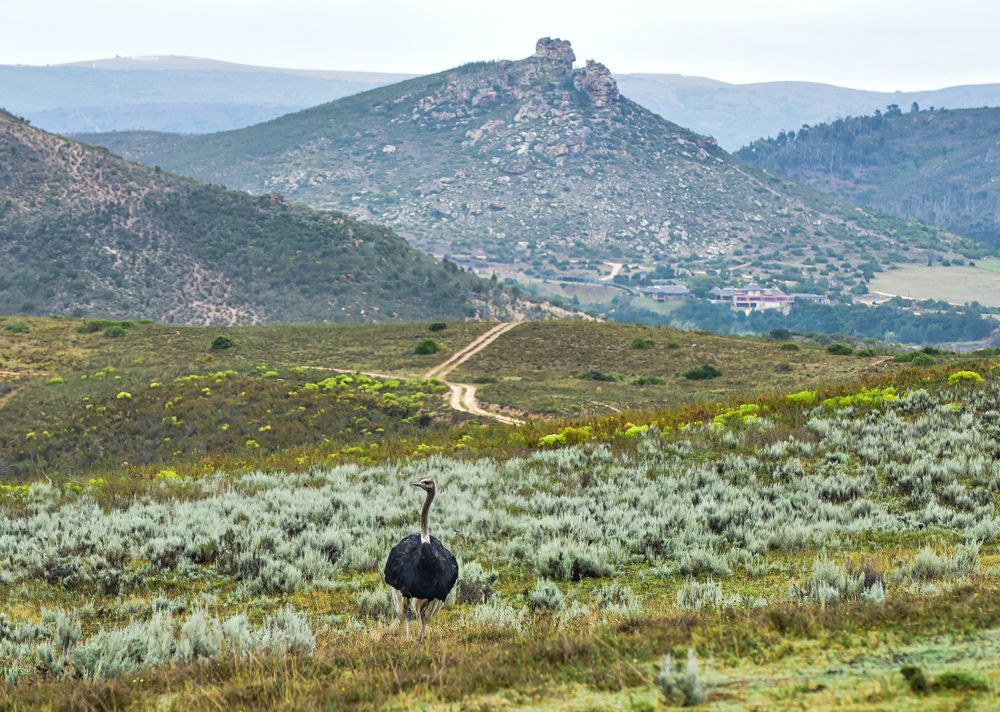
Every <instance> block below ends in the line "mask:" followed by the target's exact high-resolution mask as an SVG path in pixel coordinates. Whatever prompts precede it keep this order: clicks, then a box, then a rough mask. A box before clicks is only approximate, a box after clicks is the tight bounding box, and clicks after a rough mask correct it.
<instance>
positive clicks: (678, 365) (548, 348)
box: [452, 321, 895, 416]
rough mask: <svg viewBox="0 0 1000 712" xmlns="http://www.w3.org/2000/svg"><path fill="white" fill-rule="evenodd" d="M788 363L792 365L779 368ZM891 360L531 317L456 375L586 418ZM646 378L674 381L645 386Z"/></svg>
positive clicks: (764, 389) (812, 381)
mask: <svg viewBox="0 0 1000 712" xmlns="http://www.w3.org/2000/svg"><path fill="white" fill-rule="evenodd" d="M637 338H650V339H652V340H653V341H654V346H653V348H649V349H633V348H632V347H631V344H632V342H633V341H634V340H635V339H637ZM705 363H710V364H712V365H714V366H716V367H717V368H719V369H720V370H722V372H723V375H722V376H721V377H720V378H715V379H712V380H709V381H690V380H687V379H685V378H684V377H683V374H684V373H685V372H686V371H688V370H690V369H692V368H696V367H698V366H701V365H703V364H705ZM784 363H787V364H789V365H790V369H788V370H785V369H782V368H779V366H780V365H781V364H784ZM894 368H895V367H894V366H893V365H892V364H890V363H887V362H886V360H885V357H884V356H876V357H868V358H865V357H851V358H845V357H837V356H834V355H831V354H829V353H827V352H826V351H825V350H824V349H823V348H822V347H821V346H813V345H809V344H802V347H801V349H800V350H798V351H795V352H788V351H783V350H782V349H781V342H777V341H771V340H767V339H759V338H732V337H726V336H717V335H713V334H706V333H700V332H690V331H678V330H675V329H666V328H650V327H643V326H633V325H624V324H604V323H596V322H572V323H571V322H560V321H545V322H529V323H525V324H522V325H521V326H518V327H517V328H515V329H514V330H513V331H511V332H509V333H507V334H506V335H505V336H504V337H503V338H502V339H500V340H498V341H497V342H495V343H494V344H493V345H491V346H490V347H489V348H488V349H486V350H485V351H483V352H481V353H480V354H479V355H477V356H476V358H474V359H472V360H470V361H468V362H466V363H465V364H463V365H462V366H461V367H460V368H459V369H457V370H456V371H455V372H454V374H453V375H452V378H453V380H455V381H459V382H463V383H475V382H477V379H484V378H489V377H493V378H495V379H497V380H496V382H495V383H485V384H484V385H482V386H480V387H479V389H478V392H477V395H478V397H479V399H480V400H482V401H485V402H488V403H495V404H498V405H501V406H505V407H509V408H514V409H517V410H521V411H524V412H528V413H540V414H545V415H558V416H578V415H580V414H581V413H584V414H608V413H612V412H615V411H616V410H617V411H624V410H628V409H633V408H652V407H669V406H676V405H682V404H687V403H696V402H699V401H723V400H726V399H728V398H730V397H733V396H734V395H735V394H740V395H741V396H745V397H753V396H755V395H764V394H768V393H776V392H788V391H791V390H800V389H799V388H797V387H796V386H797V384H801V385H802V386H803V387H806V386H808V387H813V386H815V385H820V384H824V385H826V384H837V383H844V382H847V381H851V380H854V379H856V378H860V377H865V376H875V375H879V374H883V373H888V372H891V371H892V370H894ZM590 370H601V371H613V372H616V373H621V374H624V376H625V377H624V378H623V379H621V380H619V381H616V382H597V381H593V380H582V379H579V378H576V377H575V374H577V373H580V372H586V371H590ZM641 376H655V377H659V378H662V379H664V380H665V381H666V383H665V385H663V386H638V385H635V380H636V379H638V378H639V377H641Z"/></svg>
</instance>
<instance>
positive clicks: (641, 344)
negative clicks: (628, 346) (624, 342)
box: [632, 337, 656, 350]
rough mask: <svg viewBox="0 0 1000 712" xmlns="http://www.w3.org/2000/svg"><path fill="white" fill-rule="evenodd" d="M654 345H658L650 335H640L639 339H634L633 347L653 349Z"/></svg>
mask: <svg viewBox="0 0 1000 712" xmlns="http://www.w3.org/2000/svg"><path fill="white" fill-rule="evenodd" d="M654 346H656V342H655V341H653V340H652V339H650V338H649V337H640V338H638V339H632V348H633V349H640V350H644V349H651V348H653V347H654Z"/></svg>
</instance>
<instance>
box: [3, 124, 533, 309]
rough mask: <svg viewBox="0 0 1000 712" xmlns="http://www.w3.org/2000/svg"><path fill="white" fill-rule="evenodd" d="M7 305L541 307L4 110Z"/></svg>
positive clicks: (354, 227) (274, 200)
mask: <svg viewBox="0 0 1000 712" xmlns="http://www.w3.org/2000/svg"><path fill="white" fill-rule="evenodd" d="M0 255H2V256H3V259H4V263H5V270H4V273H3V274H2V275H0V311H2V312H5V313H17V312H42V313H54V314H69V313H84V314H98V315H102V316H110V317H115V318H137V317H152V318H158V319H161V320H168V321H183V322H198V323H237V322H239V323H257V322H264V321H355V320H361V321H365V320H367V321H381V320H392V319H416V318H425V319H427V318H451V319H454V318H471V317H479V318H485V317H489V316H494V315H496V316H521V315H524V314H525V313H529V312H531V311H532V310H533V309H535V306H534V305H531V304H530V303H526V302H523V301H522V302H518V300H517V299H516V298H513V297H512V296H511V295H508V294H505V293H504V292H503V290H502V289H500V288H499V287H497V286H495V285H491V284H490V283H489V282H486V281H484V280H480V279H479V278H477V277H474V276H473V275H470V274H467V273H464V272H462V271H461V270H459V269H458V268H457V267H455V266H454V265H453V264H447V263H440V262H437V261H435V260H434V259H433V258H431V257H429V256H427V255H423V254H421V253H419V252H417V251H415V250H413V249H412V248H410V247H409V246H408V245H407V244H406V242H405V241H404V240H402V239H401V238H400V237H398V236H397V235H395V234H393V233H392V232H391V231H390V230H388V229H387V228H384V227H381V226H378V225H373V224H368V223H364V222H360V221H358V220H356V219H354V218H351V217H349V216H347V215H344V214H343V213H335V212H321V211H315V210H312V209H309V208H304V207H300V206H293V205H289V204H288V203H287V202H286V201H285V200H284V199H283V198H281V197H280V196H277V195H264V196H259V197H253V196H249V195H246V194H242V193H237V192H233V191H230V190H226V189H224V188H221V187H219V186H211V185H202V184H198V183H196V182H194V181H192V180H191V179H188V178H182V177H180V176H175V175H173V174H170V173H167V172H165V171H162V170H160V169H151V168H148V167H146V166H141V165H139V164H135V163H131V162H129V161H126V160H124V159H121V158H119V157H117V156H115V155H113V154H111V153H110V152H108V151H106V150H104V149H95V148H92V147H88V146H84V145H83V144H80V143H77V142H75V141H71V140H69V139H65V138H62V137H59V136H55V135H52V134H48V133H45V132H43V131H40V130H38V129H34V128H32V127H30V126H29V125H28V124H26V123H24V122H23V121H20V120H18V119H17V118H16V117H14V116H12V115H11V114H8V113H6V112H0Z"/></svg>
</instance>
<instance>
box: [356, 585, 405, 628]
mask: <svg viewBox="0 0 1000 712" xmlns="http://www.w3.org/2000/svg"><path fill="white" fill-rule="evenodd" d="M356 601H357V604H358V615H359V616H361V617H362V618H371V619H374V620H390V619H392V618H393V617H395V615H396V605H395V604H394V603H393V601H392V594H391V593H390V592H389V590H388V589H386V588H377V589H375V590H373V591H360V592H359V593H358V597H357V599H356Z"/></svg>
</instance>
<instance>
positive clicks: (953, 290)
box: [869, 260, 1000, 307]
mask: <svg viewBox="0 0 1000 712" xmlns="http://www.w3.org/2000/svg"><path fill="white" fill-rule="evenodd" d="M985 262H986V264H983V263H979V264H978V266H976V267H959V266H954V265H953V266H950V267H926V266H922V265H902V266H900V267H899V268H898V269H893V270H889V271H887V272H881V273H879V274H878V275H877V276H876V277H875V279H874V280H872V282H871V284H869V289H870V290H871V291H873V292H882V293H884V294H892V295H894V296H902V297H907V298H912V299H940V300H943V301H946V302H951V303H953V304H966V303H968V302H979V303H980V304H982V305H983V306H987V307H1000V269H997V266H996V265H994V266H993V267H988V266H986V265H988V264H992V263H990V262H988V261H985ZM994 262H996V263H997V265H1000V261H997V260H994Z"/></svg>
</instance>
